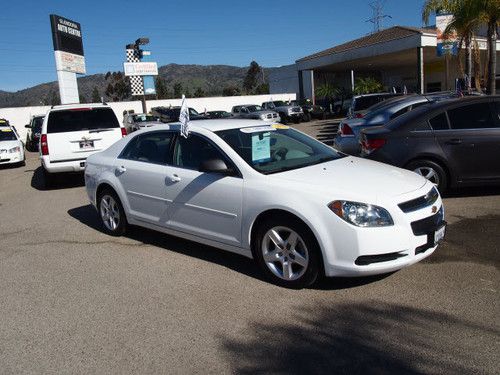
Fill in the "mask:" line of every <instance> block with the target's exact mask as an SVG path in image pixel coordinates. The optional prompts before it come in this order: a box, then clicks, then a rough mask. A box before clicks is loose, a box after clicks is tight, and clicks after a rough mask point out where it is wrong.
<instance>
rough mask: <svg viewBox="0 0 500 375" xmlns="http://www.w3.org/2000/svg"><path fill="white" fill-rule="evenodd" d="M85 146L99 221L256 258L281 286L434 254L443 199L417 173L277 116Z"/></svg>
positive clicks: (167, 128) (397, 265) (160, 130)
mask: <svg viewBox="0 0 500 375" xmlns="http://www.w3.org/2000/svg"><path fill="white" fill-rule="evenodd" d="M190 125H191V126H190V133H189V136H188V137H187V138H185V137H183V136H181V135H180V133H179V125H178V124H172V125H161V126H155V127H151V128H148V129H147V130H141V131H138V132H136V133H133V134H131V135H129V136H128V137H126V138H123V139H122V140H120V141H118V142H117V143H115V144H114V145H112V146H111V147H109V148H108V149H107V150H105V151H103V152H100V153H97V154H95V155H92V156H89V157H88V159H87V165H86V168H85V184H86V188H87V193H88V196H89V198H90V201H91V202H92V204H93V205H94V206H95V207H96V209H97V211H98V213H99V215H100V218H101V220H102V223H103V228H104V230H105V231H106V232H107V233H109V234H111V235H122V234H123V233H124V232H125V230H126V227H127V224H133V225H138V226H142V227H146V228H150V229H154V230H157V231H161V232H164V233H167V234H171V235H175V236H178V237H182V238H186V239H189V240H193V241H197V242H200V243H203V244H207V245H211V246H215V247H218V248H221V249H224V250H228V251H232V252H235V253H238V254H242V255H244V256H247V257H250V258H253V259H255V261H256V262H257V263H258V265H259V266H260V268H261V269H262V271H263V272H264V273H265V274H266V275H267V276H268V277H269V278H270V279H271V281H273V282H274V283H276V284H279V285H282V286H286V287H292V288H301V287H305V286H307V285H310V284H312V283H313V282H314V281H315V280H316V279H317V278H318V276H321V275H326V276H362V275H373V274H379V273H387V272H392V271H395V270H399V269H401V268H403V267H405V266H409V265H411V264H413V263H416V262H418V261H420V260H422V259H424V258H425V257H427V256H429V255H430V254H432V253H433V252H434V250H435V249H436V246H437V244H438V242H439V241H440V240H441V239H442V238H443V236H444V231H445V221H444V211H443V207H442V201H441V197H440V196H439V193H438V192H437V190H436V189H435V187H434V185H433V184H432V183H431V182H429V181H427V180H426V179H425V178H423V177H422V176H419V175H417V174H415V173H413V172H410V171H407V170H403V169H399V168H395V167H392V166H389V165H385V164H381V163H378V162H373V161H369V160H364V159H359V158H355V157H351V156H347V155H344V154H342V153H339V152H338V151H336V150H334V149H332V148H330V147H328V146H326V145H324V144H323V143H321V142H318V141H316V140H315V139H313V138H310V137H309V136H307V135H305V134H303V133H301V132H299V131H297V130H294V129H292V128H289V127H287V126H284V125H281V124H275V125H269V124H265V123H262V122H261V121H258V120H235V119H227V120H199V121H195V122H192V123H191V124H190Z"/></svg>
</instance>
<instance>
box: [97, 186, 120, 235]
mask: <svg viewBox="0 0 500 375" xmlns="http://www.w3.org/2000/svg"><path fill="white" fill-rule="evenodd" d="M100 208H101V219H102V222H103V223H104V225H105V226H106V228H107V229H109V230H110V231H115V230H116V228H118V225H120V209H119V208H118V204H117V203H116V201H115V199H114V198H113V197H112V196H110V195H107V194H105V195H103V197H102V198H101V205H100Z"/></svg>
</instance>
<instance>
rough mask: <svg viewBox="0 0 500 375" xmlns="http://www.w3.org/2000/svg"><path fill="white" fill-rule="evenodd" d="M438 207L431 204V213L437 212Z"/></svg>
mask: <svg viewBox="0 0 500 375" xmlns="http://www.w3.org/2000/svg"><path fill="white" fill-rule="evenodd" d="M437 210H438V208H437V207H436V206H432V213H433V214H435V213H436V212H437Z"/></svg>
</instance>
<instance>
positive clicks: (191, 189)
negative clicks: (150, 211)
mask: <svg viewBox="0 0 500 375" xmlns="http://www.w3.org/2000/svg"><path fill="white" fill-rule="evenodd" d="M210 159H222V160H224V161H225V162H226V164H227V165H232V162H231V161H230V160H229V159H228V157H227V156H226V155H225V154H224V153H223V152H222V151H221V150H220V149H219V148H218V147H217V146H216V145H215V144H214V143H213V142H211V141H210V140H209V139H207V138H205V137H204V136H201V135H198V134H194V133H191V134H190V135H189V137H188V138H184V137H181V136H178V137H177V138H176V142H175V146H174V153H173V162H172V167H171V168H169V170H170V172H171V175H170V180H171V184H170V185H169V187H168V189H167V198H168V200H169V201H171V202H172V207H171V209H169V214H168V216H169V219H168V223H167V226H168V227H169V228H171V229H175V230H178V231H181V232H185V233H189V234H193V235H196V236H199V237H203V238H207V239H210V240H214V241H218V242H222V243H225V244H229V245H235V246H240V245H241V222H242V219H241V217H242V199H243V198H242V197H243V179H242V178H241V176H239V175H237V174H235V175H234V176H228V175H224V174H218V173H204V172H199V167H200V164H201V162H202V161H203V160H210Z"/></svg>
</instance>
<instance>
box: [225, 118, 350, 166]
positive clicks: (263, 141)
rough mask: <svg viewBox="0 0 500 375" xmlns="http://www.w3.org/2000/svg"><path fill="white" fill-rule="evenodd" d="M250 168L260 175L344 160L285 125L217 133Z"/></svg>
mask: <svg viewBox="0 0 500 375" xmlns="http://www.w3.org/2000/svg"><path fill="white" fill-rule="evenodd" d="M216 134H217V135H218V136H219V137H221V138H222V139H223V140H224V141H225V142H226V143H227V144H228V145H229V146H231V147H232V148H233V149H234V150H235V151H236V152H237V153H238V154H239V155H240V156H241V157H242V158H243V159H244V160H245V161H246V162H247V163H248V165H250V166H251V167H252V168H254V169H255V170H257V171H258V172H260V173H263V174H271V173H277V172H283V171H288V170H292V169H297V168H304V167H307V166H310V165H314V164H319V163H323V162H326V161H330V160H335V159H339V158H341V157H344V155H343V154H340V153H338V152H337V151H335V150H334V149H333V148H330V147H328V146H326V145H325V144H323V143H321V142H318V141H316V140H314V139H312V138H310V137H308V136H306V135H304V134H302V133H300V132H299V131H297V130H294V129H291V128H289V127H287V126H284V125H274V126H258V127H254V128H241V129H229V130H221V131H218V132H216Z"/></svg>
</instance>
